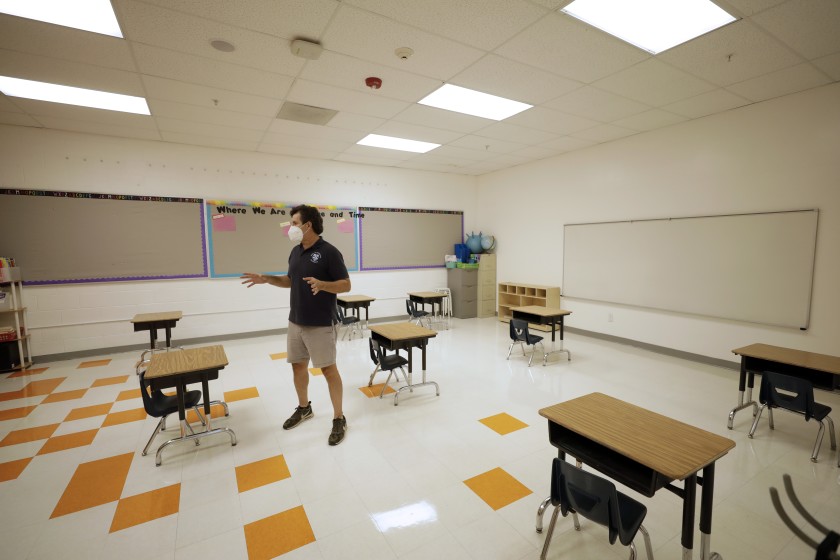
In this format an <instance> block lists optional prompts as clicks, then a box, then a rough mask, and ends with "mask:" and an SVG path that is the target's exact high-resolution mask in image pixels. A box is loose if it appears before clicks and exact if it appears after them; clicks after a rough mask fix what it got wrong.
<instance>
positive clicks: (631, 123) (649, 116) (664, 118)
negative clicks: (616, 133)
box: [612, 109, 688, 131]
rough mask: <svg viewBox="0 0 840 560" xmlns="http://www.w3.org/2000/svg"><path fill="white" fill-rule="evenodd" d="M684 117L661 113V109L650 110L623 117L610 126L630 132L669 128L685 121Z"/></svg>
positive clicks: (666, 112) (665, 112)
mask: <svg viewBox="0 0 840 560" xmlns="http://www.w3.org/2000/svg"><path fill="white" fill-rule="evenodd" d="M687 120H688V119H687V118H686V117H683V116H681V115H676V114H674V113H669V112H668V111H662V110H661V109H651V110H650V111H645V112H644V113H638V114H636V115H633V116H632V117H625V118H623V119H619V120H617V121H614V122H613V123H612V124H614V125H616V126H621V127H624V128H629V129H632V130H638V131H645V130H654V129H657V128H662V127H663V126H670V125H672V124H677V123H679V122H684V121H687Z"/></svg>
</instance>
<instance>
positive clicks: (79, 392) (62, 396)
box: [41, 389, 87, 404]
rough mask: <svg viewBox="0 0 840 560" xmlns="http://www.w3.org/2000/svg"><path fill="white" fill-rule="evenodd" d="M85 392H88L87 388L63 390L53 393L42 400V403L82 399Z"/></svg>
mask: <svg viewBox="0 0 840 560" xmlns="http://www.w3.org/2000/svg"><path fill="white" fill-rule="evenodd" d="M85 393H87V389H76V390H75V391H62V392H61V393H53V394H51V395H50V396H48V397H47V398H46V399H44V400H42V401H41V404H45V403H54V402H61V401H72V400H74V399H81V398H82V397H84V396H85Z"/></svg>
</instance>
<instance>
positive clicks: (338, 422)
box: [327, 416, 347, 445]
mask: <svg viewBox="0 0 840 560" xmlns="http://www.w3.org/2000/svg"><path fill="white" fill-rule="evenodd" d="M346 433H347V418H345V417H344V416H342V417H341V418H333V427H332V432H330V437H329V439H327V443H329V444H330V445H338V444H339V443H341V442H342V441H344V435H345V434H346Z"/></svg>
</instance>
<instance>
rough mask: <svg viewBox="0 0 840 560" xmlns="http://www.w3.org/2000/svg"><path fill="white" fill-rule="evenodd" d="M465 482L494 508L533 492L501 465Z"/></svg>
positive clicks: (499, 507)
mask: <svg viewBox="0 0 840 560" xmlns="http://www.w3.org/2000/svg"><path fill="white" fill-rule="evenodd" d="M464 484H466V485H467V487H468V488H469V489H470V490H472V491H473V492H475V493H476V495H477V496H478V497H479V498H481V499H482V500H484V501H485V502H487V505H488V506H490V507H491V508H493V509H494V510H497V509H501V508H503V507H505V506H506V505H508V504H512V503H513V502H515V501H516V500H519V499H521V498H524V497H525V496H528V495H530V494H533V492H531V490H529V489H528V488H527V487H526V486H525V485H524V484H522V483H521V482H519V481H518V480H516V479H515V478H513V477H512V476H511V475H509V474H508V473H507V472H506V471H505V470H504V469H502V468H500V467H496V468H495V469H493V470H490V471H487V472H486V473H482V474H480V475H478V476H474V477H472V478H470V479H467V480H465V481H464Z"/></svg>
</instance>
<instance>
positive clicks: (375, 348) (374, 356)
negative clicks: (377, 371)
mask: <svg viewBox="0 0 840 560" xmlns="http://www.w3.org/2000/svg"><path fill="white" fill-rule="evenodd" d="M368 343H369V344H368V346H370V359H371V361H373V365H376V366H378V365H379V354H381V353H382V351H381V350H380V349H379V343H378V342H376V341H375V340H374V339H373V337H370V338H369V339H368Z"/></svg>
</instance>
